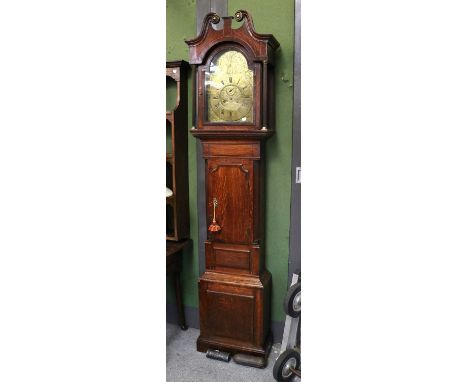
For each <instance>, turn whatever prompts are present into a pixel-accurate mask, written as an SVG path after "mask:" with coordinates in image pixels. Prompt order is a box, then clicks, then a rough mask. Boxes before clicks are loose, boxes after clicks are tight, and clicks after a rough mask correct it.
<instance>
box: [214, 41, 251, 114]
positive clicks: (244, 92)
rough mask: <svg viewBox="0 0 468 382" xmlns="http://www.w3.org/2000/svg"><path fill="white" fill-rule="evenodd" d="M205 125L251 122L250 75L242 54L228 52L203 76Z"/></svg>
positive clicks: (216, 59) (215, 61) (221, 55)
mask: <svg viewBox="0 0 468 382" xmlns="http://www.w3.org/2000/svg"><path fill="white" fill-rule="evenodd" d="M205 89H206V100H207V106H206V108H207V113H206V118H207V120H208V122H240V123H252V122H253V72H252V70H250V69H249V66H248V64H247V60H246V58H245V57H244V55H243V54H242V53H240V52H239V51H236V50H229V51H226V52H223V53H222V54H220V55H219V56H218V57H217V58H215V59H214V60H213V61H212V62H211V64H210V68H209V72H206V74H205Z"/></svg>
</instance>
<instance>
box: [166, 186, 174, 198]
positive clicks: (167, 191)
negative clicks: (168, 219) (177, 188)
mask: <svg viewBox="0 0 468 382" xmlns="http://www.w3.org/2000/svg"><path fill="white" fill-rule="evenodd" d="M172 195H174V193H173V192H172V190H171V189H170V188H169V187H166V198H169V197H170V196H172Z"/></svg>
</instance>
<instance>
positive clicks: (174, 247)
mask: <svg viewBox="0 0 468 382" xmlns="http://www.w3.org/2000/svg"><path fill="white" fill-rule="evenodd" d="M191 242H192V241H191V240H190V239H188V240H181V241H167V240H166V276H167V275H168V274H171V273H172V274H173V275H174V289H175V295H176V304H177V321H178V323H179V326H180V328H181V329H182V330H187V328H188V327H187V324H186V323H185V313H184V304H183V302H182V290H181V286H180V272H181V270H182V253H183V249H184V248H185V247H187V246H189V245H190V244H191Z"/></svg>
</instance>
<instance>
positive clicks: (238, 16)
mask: <svg viewBox="0 0 468 382" xmlns="http://www.w3.org/2000/svg"><path fill="white" fill-rule="evenodd" d="M246 15H247V12H246V11H244V10H242V9H239V10H238V11H237V12H236V13H235V14H234V18H235V19H236V21H239V22H240V21H242V20H243V19H244V16H246Z"/></svg>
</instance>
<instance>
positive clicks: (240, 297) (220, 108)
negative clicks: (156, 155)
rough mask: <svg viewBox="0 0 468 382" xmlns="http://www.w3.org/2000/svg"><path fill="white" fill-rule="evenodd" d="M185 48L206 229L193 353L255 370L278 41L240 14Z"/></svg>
mask: <svg viewBox="0 0 468 382" xmlns="http://www.w3.org/2000/svg"><path fill="white" fill-rule="evenodd" d="M218 23H220V28H219V29H214V28H213V26H212V24H218ZM233 23H235V24H236V25H234V26H233ZM186 43H187V44H188V45H189V57H190V64H192V66H193V69H194V87H193V88H194V113H193V127H192V130H191V133H192V134H193V135H194V136H195V137H196V138H198V139H200V141H201V143H202V147H203V158H204V161H205V179H206V217H207V223H208V226H207V232H208V235H207V238H206V242H205V257H206V261H205V263H206V270H205V272H204V274H203V275H202V276H201V278H200V280H199V299H200V304H199V305H200V336H199V338H198V340H197V350H198V351H201V352H206V351H207V350H208V349H213V350H221V351H224V352H229V353H231V354H237V355H241V356H242V355H243V356H246V358H249V357H250V359H251V358H252V357H257V360H256V361H255V362H253V363H256V365H258V366H260V367H262V366H264V365H265V358H266V357H267V355H268V352H269V347H270V342H271V335H270V328H269V322H270V297H271V274H270V272H268V270H267V269H266V268H265V260H264V259H265V254H264V248H265V235H264V195H265V190H264V179H265V170H264V159H265V158H264V157H265V141H266V140H267V138H269V137H270V136H271V135H272V134H273V132H274V109H273V106H274V105H273V100H274V97H273V95H274V93H273V55H274V51H275V50H276V49H277V48H278V47H279V43H278V42H277V41H276V39H275V38H274V37H273V36H272V35H269V34H259V33H257V32H256V31H255V29H254V26H253V22H252V19H251V17H250V15H249V14H248V13H247V12H246V11H243V10H240V11H237V12H236V13H235V17H223V18H220V17H219V16H218V15H217V14H215V13H209V14H208V15H206V17H205V19H204V22H203V26H202V29H201V32H200V34H199V36H198V37H196V38H195V39H192V40H187V41H186Z"/></svg>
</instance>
